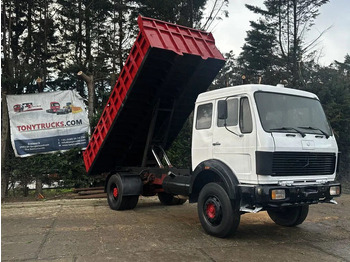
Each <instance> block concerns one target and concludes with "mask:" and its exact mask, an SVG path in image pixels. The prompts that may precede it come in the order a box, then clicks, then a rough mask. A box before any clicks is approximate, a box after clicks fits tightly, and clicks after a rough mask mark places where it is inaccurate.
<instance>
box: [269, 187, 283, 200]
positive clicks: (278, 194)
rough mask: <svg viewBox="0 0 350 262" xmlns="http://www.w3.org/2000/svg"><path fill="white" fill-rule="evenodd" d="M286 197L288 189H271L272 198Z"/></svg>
mask: <svg viewBox="0 0 350 262" xmlns="http://www.w3.org/2000/svg"><path fill="white" fill-rule="evenodd" d="M285 198H286V191H285V190H284V189H273V190H271V199H272V200H281V199H285Z"/></svg>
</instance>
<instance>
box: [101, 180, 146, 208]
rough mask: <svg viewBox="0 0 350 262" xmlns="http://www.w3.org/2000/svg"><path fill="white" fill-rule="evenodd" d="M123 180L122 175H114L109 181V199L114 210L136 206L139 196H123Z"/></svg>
mask: <svg viewBox="0 0 350 262" xmlns="http://www.w3.org/2000/svg"><path fill="white" fill-rule="evenodd" d="M123 190H124V188H123V182H122V179H121V177H120V175H118V174H116V175H112V176H111V177H110V178H109V180H108V183H107V200H108V204H109V207H110V208H111V209H113V210H127V209H133V208H135V207H136V205H137V202H138V201H139V196H138V195H136V196H123Z"/></svg>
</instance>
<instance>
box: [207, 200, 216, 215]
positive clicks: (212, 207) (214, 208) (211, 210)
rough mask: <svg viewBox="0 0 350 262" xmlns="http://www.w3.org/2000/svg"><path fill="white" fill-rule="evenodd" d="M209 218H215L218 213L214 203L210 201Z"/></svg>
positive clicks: (208, 206) (208, 207)
mask: <svg viewBox="0 0 350 262" xmlns="http://www.w3.org/2000/svg"><path fill="white" fill-rule="evenodd" d="M206 213H207V216H208V218H210V219H213V218H215V215H216V207H215V205H214V204H213V203H208V204H207V208H206Z"/></svg>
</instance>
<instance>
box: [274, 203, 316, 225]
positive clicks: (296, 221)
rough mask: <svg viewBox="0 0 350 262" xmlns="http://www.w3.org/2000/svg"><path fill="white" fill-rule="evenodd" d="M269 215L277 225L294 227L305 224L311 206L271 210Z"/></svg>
mask: <svg viewBox="0 0 350 262" xmlns="http://www.w3.org/2000/svg"><path fill="white" fill-rule="evenodd" d="M267 213H268V214H269V216H270V218H271V219H272V221H273V222H275V223H276V224H277V225H280V226H286V227H293V226H297V225H300V224H301V223H303V222H304V220H305V219H306V217H307V215H308V213H309V205H303V206H296V207H281V208H278V209H269V210H267Z"/></svg>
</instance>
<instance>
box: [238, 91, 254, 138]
mask: <svg viewBox="0 0 350 262" xmlns="http://www.w3.org/2000/svg"><path fill="white" fill-rule="evenodd" d="M240 107H241V108H240V114H239V126H240V129H241V132H242V133H251V132H252V131H253V120H252V113H251V111H250V106H249V100H248V98H247V97H242V98H241V106H240Z"/></svg>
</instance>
